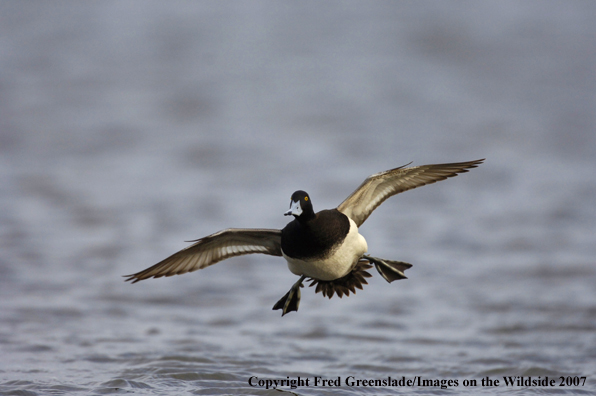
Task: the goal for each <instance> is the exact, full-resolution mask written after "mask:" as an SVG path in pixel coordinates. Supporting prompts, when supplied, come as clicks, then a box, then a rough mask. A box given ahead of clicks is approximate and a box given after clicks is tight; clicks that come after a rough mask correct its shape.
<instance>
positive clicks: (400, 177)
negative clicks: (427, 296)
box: [125, 159, 484, 316]
mask: <svg viewBox="0 0 596 396" xmlns="http://www.w3.org/2000/svg"><path fill="white" fill-rule="evenodd" d="M483 162H484V159H480V160H474V161H467V162H454V163H444V164H433V165H421V166H413V167H408V165H410V164H411V162H410V163H408V164H406V165H403V166H400V167H397V168H394V169H390V170H387V171H384V172H379V173H375V174H373V175H371V176H369V177H367V178H366V179H365V180H364V182H363V183H362V184H361V185H360V186H359V187H358V188H357V189H356V190H355V191H354V192H352V194H350V195H349V196H348V197H347V198H346V199H345V200H344V201H343V202H342V203H341V204H340V205H339V206H338V207H337V208H335V209H325V210H321V211H319V212H316V213H315V211H314V208H313V204H312V199H311V197H310V196H309V195H308V193H306V192H305V191H303V190H297V191H295V192H294V193H293V194H292V196H291V197H290V207H289V210H287V211H286V212H285V213H284V215H285V216H293V217H294V219H293V220H292V221H290V222H289V223H288V224H287V225H286V226H285V227H284V228H283V229H281V230H279V229H266V228H227V229H224V230H221V231H218V232H216V233H214V234H211V235H208V236H206V237H203V238H200V239H195V240H191V241H188V242H194V243H193V244H192V245H189V246H187V247H186V248H184V249H182V250H180V251H178V252H177V253H174V254H172V255H171V256H169V257H167V258H166V259H164V260H162V261H160V262H158V263H157V264H155V265H153V266H151V267H149V268H147V269H145V270H143V271H140V272H137V273H134V274H130V275H125V277H126V279H125V281H130V282H131V283H136V282H139V281H142V280H145V279H149V278H160V277H168V276H173V275H181V274H185V273H188V272H193V271H197V270H199V269H203V268H206V267H209V266H211V265H213V264H216V263H218V262H220V261H222V260H225V259H228V258H231V257H235V256H242V255H246V254H254V253H261V254H266V255H271V256H279V257H283V258H284V259H285V261H286V262H287V265H288V269H289V270H290V272H291V273H293V274H294V275H297V276H299V279H298V281H297V282H295V283H294V284H293V285H292V287H291V288H290V290H289V291H288V292H287V293H286V294H285V295H284V296H283V297H282V298H281V299H280V300H279V301H278V302H277V303H276V304H275V305H274V306H273V310H281V311H282V314H281V316H284V315H286V314H287V313H289V312H297V311H298V307H299V305H300V299H301V291H300V289H301V288H302V287H304V284H303V283H304V282H305V281H306V282H310V285H309V286H311V287H313V286H316V288H315V293H319V292H321V293H322V295H323V296H324V297H328V298H331V297H333V296H334V295H335V294H337V296H338V297H339V298H342V297H343V296H344V295H345V296H349V295H350V292H352V293H353V294H355V293H356V289H360V290H362V286H363V285H366V284H368V282H367V281H366V278H370V277H371V276H372V275H371V274H370V273H369V272H368V270H370V269H371V268H372V267H373V266H374V267H375V269H376V270H377V272H378V273H379V274H380V275H381V277H383V279H385V280H386V281H387V282H389V283H392V282H394V281H396V280H400V279H407V277H406V276H405V274H404V272H405V271H406V270H407V269H409V268H411V267H412V264H409V263H406V262H403V261H395V260H387V259H381V258H378V257H373V256H370V255H368V254H367V253H368V245H367V243H366V239H365V238H364V237H363V236H362V235H361V234H360V232H359V228H360V226H361V225H362V224H363V223H364V222H365V221H366V219H367V218H368V217H369V216H370V215H371V213H372V212H373V211H374V210H375V209H376V208H377V207H378V206H379V205H381V204H382V203H383V202H384V201H385V200H387V199H388V198H390V197H392V196H394V195H396V194H399V193H402V192H404V191H408V190H411V189H414V188H416V187H421V186H425V185H427V184H432V183H435V182H438V181H441V180H445V179H448V178H451V177H454V176H457V175H458V174H460V173H465V172H468V171H469V170H470V169H472V168H476V167H478V165H480V164H482V163H483Z"/></svg>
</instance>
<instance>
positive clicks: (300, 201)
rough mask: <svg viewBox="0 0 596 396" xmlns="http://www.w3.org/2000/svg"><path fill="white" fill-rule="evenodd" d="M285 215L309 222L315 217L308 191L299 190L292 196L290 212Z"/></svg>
mask: <svg viewBox="0 0 596 396" xmlns="http://www.w3.org/2000/svg"><path fill="white" fill-rule="evenodd" d="M284 215H285V216H289V215H292V216H294V217H295V218H297V219H299V220H308V219H310V218H312V217H314V215H315V212H314V210H313V208H312V202H311V201H310V197H309V196H308V194H307V193H306V191H302V190H298V191H296V192H295V193H294V194H292V198H291V200H290V210H288V211H287V212H286V213H284Z"/></svg>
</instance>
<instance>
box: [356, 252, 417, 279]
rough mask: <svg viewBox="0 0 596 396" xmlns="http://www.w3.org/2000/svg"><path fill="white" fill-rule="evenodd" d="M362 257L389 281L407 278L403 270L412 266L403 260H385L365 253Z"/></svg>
mask: <svg viewBox="0 0 596 396" xmlns="http://www.w3.org/2000/svg"><path fill="white" fill-rule="evenodd" d="M362 257H364V258H365V259H367V260H368V261H369V262H371V263H373V264H374V265H375V268H376V269H377V271H379V274H381V276H382V277H383V279H385V280H386V281H387V282H389V283H391V282H393V281H395V280H398V279H407V278H408V277H407V276H406V275H404V271H405V270H407V269H408V268H411V267H412V264H408V263H404V262H403V261H393V260H385V259H380V258H378V257H371V256H366V255H365V256H362Z"/></svg>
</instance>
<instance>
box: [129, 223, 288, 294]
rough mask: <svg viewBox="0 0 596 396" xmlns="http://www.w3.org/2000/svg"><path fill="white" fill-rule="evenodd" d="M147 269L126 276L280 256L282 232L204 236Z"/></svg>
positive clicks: (156, 275) (178, 271)
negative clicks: (247, 256) (238, 258)
mask: <svg viewBox="0 0 596 396" xmlns="http://www.w3.org/2000/svg"><path fill="white" fill-rule="evenodd" d="M190 242H196V243H194V244H192V245H190V246H188V247H186V248H184V249H182V250H180V251H179V252H178V253H174V254H173V255H171V256H170V257H168V258H167V259H165V260H162V261H160V262H159V263H157V264H155V265H154V266H152V267H149V268H147V269H146V270H144V271H141V272H137V273H136V274H132V275H125V277H127V279H126V281H133V282H132V283H136V282H138V281H141V280H144V279H148V278H160V277H162V276H172V275H180V274H185V273H187V272H192V271H196V270H199V269H201V268H205V267H208V266H210V265H213V264H215V263H217V262H219V261H222V260H225V259H227V258H230V257H234V256H241V255H244V254H251V253H263V254H269V255H272V256H281V231H280V230H268V229H250V228H248V229H247V228H228V229H226V230H222V231H219V232H216V233H215V234H211V235H209V236H206V237H204V238H201V239H197V240H195V241H190Z"/></svg>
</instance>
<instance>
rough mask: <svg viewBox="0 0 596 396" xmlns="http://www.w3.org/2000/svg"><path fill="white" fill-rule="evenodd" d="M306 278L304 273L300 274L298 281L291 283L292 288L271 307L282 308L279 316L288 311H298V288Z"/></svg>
mask: <svg viewBox="0 0 596 396" xmlns="http://www.w3.org/2000/svg"><path fill="white" fill-rule="evenodd" d="M304 279H306V275H302V276H301V277H300V279H298V282H296V283H294V285H292V288H291V289H290V291H289V292H287V293H286V295H285V296H283V297H282V298H281V299H280V300H279V301H278V302H277V303H275V305H274V306H273V309H274V310H276V309H282V310H283V311H282V313H281V316H284V315H285V314H287V313H288V312H292V311H296V312H298V306H299V305H300V288H301V287H302V282H304Z"/></svg>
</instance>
